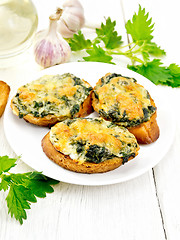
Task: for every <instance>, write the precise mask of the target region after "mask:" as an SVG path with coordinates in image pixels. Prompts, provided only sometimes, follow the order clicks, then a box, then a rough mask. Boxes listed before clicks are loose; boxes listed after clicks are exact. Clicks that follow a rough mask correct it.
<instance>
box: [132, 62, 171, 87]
mask: <svg viewBox="0 0 180 240" xmlns="http://www.w3.org/2000/svg"><path fill="white" fill-rule="evenodd" d="M161 65H162V63H161V62H160V59H154V60H153V61H151V62H147V63H146V65H145V64H141V65H136V66H128V68H129V69H131V70H133V71H135V72H137V73H139V74H141V75H143V76H144V77H146V78H148V79H149V80H151V81H152V82H153V83H154V84H156V85H157V84H167V83H168V84H169V83H170V82H172V81H173V79H172V76H171V74H170V71H169V70H168V69H167V68H166V67H162V66H161Z"/></svg>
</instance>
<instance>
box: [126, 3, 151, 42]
mask: <svg viewBox="0 0 180 240" xmlns="http://www.w3.org/2000/svg"><path fill="white" fill-rule="evenodd" d="M125 27H126V30H127V33H128V34H131V36H132V39H133V41H134V42H137V41H140V40H147V41H151V39H152V38H153V36H152V35H151V33H152V32H153V27H154V24H152V19H151V18H150V19H149V13H147V14H146V13H145V8H143V9H142V8H141V6H140V5H139V11H138V14H136V13H135V14H134V15H133V18H132V21H130V20H128V21H127V23H126V25H125Z"/></svg>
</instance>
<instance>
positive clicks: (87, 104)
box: [11, 91, 93, 127]
mask: <svg viewBox="0 0 180 240" xmlns="http://www.w3.org/2000/svg"><path fill="white" fill-rule="evenodd" d="M91 96H92V91H91V93H90V94H89V96H88V97H87V98H86V100H85V101H84V102H83V104H81V105H80V109H79V112H77V113H76V114H75V115H74V117H86V116H87V115H89V114H90V113H92V112H93V108H92V98H91ZM11 108H12V110H13V113H14V114H15V115H17V116H19V110H18V109H17V107H16V106H15V105H14V104H13V100H12V101H11ZM23 119H24V120H25V121H27V122H29V123H32V124H35V125H38V126H44V127H51V126H53V125H54V124H56V123H57V122H59V121H62V120H64V117H57V116H54V115H47V116H45V117H34V115H32V114H27V115H25V116H24V117H23Z"/></svg>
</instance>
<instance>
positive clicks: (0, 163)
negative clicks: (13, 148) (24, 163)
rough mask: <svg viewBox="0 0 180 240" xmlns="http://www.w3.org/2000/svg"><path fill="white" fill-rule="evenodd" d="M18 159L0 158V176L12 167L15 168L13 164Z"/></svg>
mask: <svg viewBox="0 0 180 240" xmlns="http://www.w3.org/2000/svg"><path fill="white" fill-rule="evenodd" d="M17 159H18V158H9V157H8V156H2V157H1V156H0V175H1V174H2V173H3V172H8V171H9V170H10V169H11V168H12V167H14V166H16V164H15V162H16V161H17Z"/></svg>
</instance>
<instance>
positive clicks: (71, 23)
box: [58, 0, 85, 38]
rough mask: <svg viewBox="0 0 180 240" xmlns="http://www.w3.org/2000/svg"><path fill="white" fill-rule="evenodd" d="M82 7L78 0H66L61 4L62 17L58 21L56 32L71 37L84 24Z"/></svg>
mask: <svg viewBox="0 0 180 240" xmlns="http://www.w3.org/2000/svg"><path fill="white" fill-rule="evenodd" d="M84 23H85V17H84V9H83V7H82V5H81V3H80V2H79V1H78V0H67V1H66V2H65V3H64V4H63V13H62V17H61V18H60V20H59V22H58V32H59V33H60V34H61V35H62V36H63V37H64V38H71V37H73V35H74V34H75V33H77V31H78V30H79V29H81V28H82V27H83V26H84Z"/></svg>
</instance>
